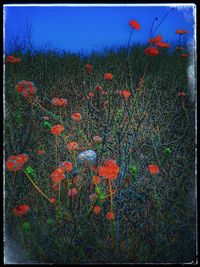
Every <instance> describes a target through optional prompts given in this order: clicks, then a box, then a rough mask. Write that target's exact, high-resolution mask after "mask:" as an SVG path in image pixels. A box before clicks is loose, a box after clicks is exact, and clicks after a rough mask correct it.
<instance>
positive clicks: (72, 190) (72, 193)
mask: <svg viewBox="0 0 200 267" xmlns="http://www.w3.org/2000/svg"><path fill="white" fill-rule="evenodd" d="M77 194H78V192H77V190H76V188H71V189H69V191H68V196H69V197H72V198H73V197H75V196H76V195H77Z"/></svg>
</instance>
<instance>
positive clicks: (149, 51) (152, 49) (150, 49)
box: [144, 47, 159, 56]
mask: <svg viewBox="0 0 200 267" xmlns="http://www.w3.org/2000/svg"><path fill="white" fill-rule="evenodd" d="M144 52H145V54H146V55H148V56H157V55H158V54H159V51H158V49H157V48H155V47H148V48H146V49H145V51H144Z"/></svg>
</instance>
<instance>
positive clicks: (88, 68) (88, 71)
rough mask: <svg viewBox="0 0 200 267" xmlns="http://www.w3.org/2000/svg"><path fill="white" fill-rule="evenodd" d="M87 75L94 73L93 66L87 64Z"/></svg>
mask: <svg viewBox="0 0 200 267" xmlns="http://www.w3.org/2000/svg"><path fill="white" fill-rule="evenodd" d="M85 68H86V72H87V74H90V73H91V72H92V69H93V66H92V65H91V64H86V66H85Z"/></svg>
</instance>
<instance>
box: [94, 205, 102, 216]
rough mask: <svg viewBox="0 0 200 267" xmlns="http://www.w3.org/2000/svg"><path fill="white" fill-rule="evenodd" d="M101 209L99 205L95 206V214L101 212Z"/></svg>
mask: <svg viewBox="0 0 200 267" xmlns="http://www.w3.org/2000/svg"><path fill="white" fill-rule="evenodd" d="M100 211H101V208H100V207H99V206H95V207H94V209H93V212H94V214H96V215H97V214H99V213H100Z"/></svg>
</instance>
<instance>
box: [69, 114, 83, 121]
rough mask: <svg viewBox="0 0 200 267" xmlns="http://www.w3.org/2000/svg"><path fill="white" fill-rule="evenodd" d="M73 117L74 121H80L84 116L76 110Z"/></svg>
mask: <svg viewBox="0 0 200 267" xmlns="http://www.w3.org/2000/svg"><path fill="white" fill-rule="evenodd" d="M71 118H72V120H73V121H80V120H81V119H82V116H81V114H80V113H78V112H76V113H73V114H72V115H71Z"/></svg>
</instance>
